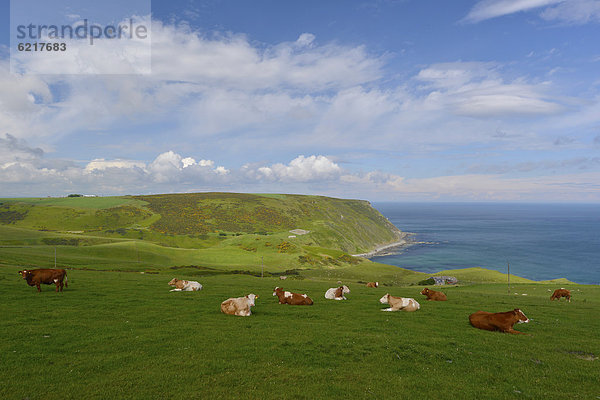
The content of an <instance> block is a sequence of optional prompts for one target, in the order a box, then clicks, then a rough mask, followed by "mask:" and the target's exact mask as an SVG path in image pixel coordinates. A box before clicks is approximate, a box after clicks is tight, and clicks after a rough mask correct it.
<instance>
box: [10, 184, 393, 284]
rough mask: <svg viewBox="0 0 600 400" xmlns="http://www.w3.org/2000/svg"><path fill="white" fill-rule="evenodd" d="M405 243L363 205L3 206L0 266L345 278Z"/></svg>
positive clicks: (50, 202)
mask: <svg viewBox="0 0 600 400" xmlns="http://www.w3.org/2000/svg"><path fill="white" fill-rule="evenodd" d="M292 230H300V231H299V233H296V234H293V233H291V232H290V231H292ZM303 232H307V233H306V234H302V233H303ZM402 235H403V234H402V233H401V232H400V231H398V229H397V228H396V227H394V226H393V225H392V224H390V223H389V221H387V219H385V218H384V217H383V216H382V215H381V214H380V213H379V212H378V211H377V210H375V209H374V208H372V207H371V206H370V204H369V203H368V202H366V201H360V200H343V199H334V198H327V197H320V196H300V195H253V194H236V193H192V194H172V195H155V196H135V197H131V196H125V197H106V198H104V197H95V198H83V197H74V198H37V199H0V265H7V266H9V265H13V266H20V265H38V266H42V267H48V266H53V265H54V254H55V252H56V256H57V258H56V259H57V265H61V266H68V267H72V268H85V269H107V270H108V269H111V270H137V271H143V270H148V269H161V268H165V267H172V266H186V265H192V266H195V267H203V268H213V269H215V268H216V269H219V270H222V271H231V270H244V271H257V270H258V268H261V269H263V268H264V269H265V270H266V271H267V272H283V271H286V270H291V269H301V270H307V269H323V268H342V267H347V266H352V265H355V264H357V263H358V264H361V265H362V264H364V262H363V261H361V260H358V259H354V258H352V257H349V256H348V253H361V252H365V251H368V250H371V249H373V248H374V247H376V246H378V245H381V244H385V243H390V242H394V241H396V240H398V239H399V238H400V237H402ZM367 263H368V262H367Z"/></svg>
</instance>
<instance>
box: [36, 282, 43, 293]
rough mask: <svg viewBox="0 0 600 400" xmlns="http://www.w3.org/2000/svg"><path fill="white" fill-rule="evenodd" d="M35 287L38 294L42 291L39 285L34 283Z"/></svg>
mask: <svg viewBox="0 0 600 400" xmlns="http://www.w3.org/2000/svg"><path fill="white" fill-rule="evenodd" d="M35 287H36V288H37V291H38V293H39V292H41V291H42V288H41V287H40V284H39V283H36V284H35Z"/></svg>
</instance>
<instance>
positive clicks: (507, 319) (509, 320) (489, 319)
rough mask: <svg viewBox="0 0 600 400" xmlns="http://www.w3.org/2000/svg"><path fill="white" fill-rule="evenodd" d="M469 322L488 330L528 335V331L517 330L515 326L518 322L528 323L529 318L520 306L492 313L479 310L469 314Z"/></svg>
mask: <svg viewBox="0 0 600 400" xmlns="http://www.w3.org/2000/svg"><path fill="white" fill-rule="evenodd" d="M469 322H470V323H471V325H473V326H474V327H475V328H479V329H484V330H486V331H500V332H505V333H513V334H521V335H528V334H527V333H523V332H519V331H515V330H514V329H513V326H514V325H515V324H516V323H520V324H521V323H527V322H529V318H527V316H526V315H525V314H524V313H523V311H521V310H520V309H518V308H515V309H514V310H512V311H506V312H499V313H490V312H485V311H477V312H476V313H473V314H471V315H469Z"/></svg>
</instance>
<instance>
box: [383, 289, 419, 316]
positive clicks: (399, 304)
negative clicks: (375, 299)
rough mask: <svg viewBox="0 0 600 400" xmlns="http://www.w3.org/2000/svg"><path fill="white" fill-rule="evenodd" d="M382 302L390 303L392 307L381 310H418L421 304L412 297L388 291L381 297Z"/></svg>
mask: <svg viewBox="0 0 600 400" xmlns="http://www.w3.org/2000/svg"><path fill="white" fill-rule="evenodd" d="M379 302H380V303H381V304H389V305H390V308H384V309H382V310H381V311H400V310H402V311H409V312H410V311H417V310H418V309H419V308H421V305H420V304H419V303H418V302H417V301H416V300H415V299H412V298H410V297H395V296H391V295H390V294H388V293H386V294H385V295H384V296H383V297H382V298H380V299H379Z"/></svg>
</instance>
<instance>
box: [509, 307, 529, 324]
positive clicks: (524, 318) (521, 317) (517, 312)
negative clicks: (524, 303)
mask: <svg viewBox="0 0 600 400" xmlns="http://www.w3.org/2000/svg"><path fill="white" fill-rule="evenodd" d="M513 312H514V313H515V315H516V316H517V317H518V318H519V320H518V321H517V322H518V323H519V324H526V323H527V322H529V318H527V315H525V314H524V313H523V311H521V310H520V309H519V308H515V309H514V311H513Z"/></svg>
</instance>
